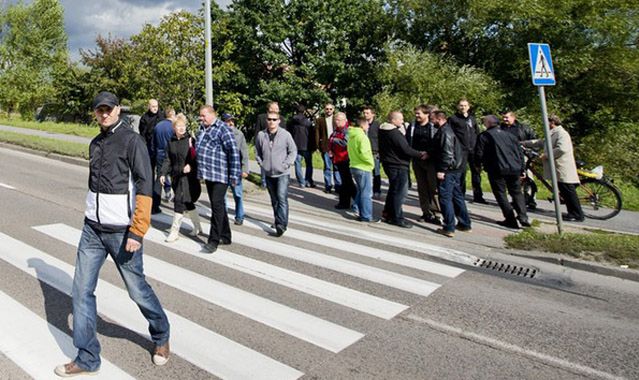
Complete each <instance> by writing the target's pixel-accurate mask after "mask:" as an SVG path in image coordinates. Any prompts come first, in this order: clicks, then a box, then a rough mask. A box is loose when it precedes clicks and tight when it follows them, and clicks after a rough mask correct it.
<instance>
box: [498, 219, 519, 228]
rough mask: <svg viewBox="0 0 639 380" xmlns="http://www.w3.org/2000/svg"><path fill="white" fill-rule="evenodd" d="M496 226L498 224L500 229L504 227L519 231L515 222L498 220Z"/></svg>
mask: <svg viewBox="0 0 639 380" xmlns="http://www.w3.org/2000/svg"><path fill="white" fill-rule="evenodd" d="M497 224H499V225H500V226H502V227H506V228H514V229H516V230H517V229H519V224H518V223H517V221H516V220H508V219H506V220H500V221H498V222H497Z"/></svg>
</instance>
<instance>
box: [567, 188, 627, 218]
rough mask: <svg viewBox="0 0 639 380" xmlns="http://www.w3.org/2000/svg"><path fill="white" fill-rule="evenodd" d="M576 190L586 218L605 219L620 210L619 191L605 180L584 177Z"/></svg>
mask: <svg viewBox="0 0 639 380" xmlns="http://www.w3.org/2000/svg"><path fill="white" fill-rule="evenodd" d="M576 190H577V197H579V203H580V204H581V208H582V209H583V212H584V215H585V216H586V217H587V218H591V219H599V220H606V219H610V218H612V217H613V216H615V215H617V214H619V211H621V192H620V191H619V189H617V188H616V187H614V185H612V184H611V183H610V182H608V181H606V180H601V179H594V178H586V179H583V180H582V181H581V186H577V189H576Z"/></svg>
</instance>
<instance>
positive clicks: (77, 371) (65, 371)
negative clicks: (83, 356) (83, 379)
mask: <svg viewBox="0 0 639 380" xmlns="http://www.w3.org/2000/svg"><path fill="white" fill-rule="evenodd" d="M53 372H54V373H55V374H56V375H58V376H60V377H74V376H86V375H89V376H92V375H97V374H98V373H99V372H100V370H99V369H97V370H95V371H87V370H85V369H82V368H80V367H78V365H77V364H75V362H71V363H67V364H60V365H59V366H57V367H55V369H54V370H53Z"/></svg>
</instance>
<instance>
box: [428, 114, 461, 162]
mask: <svg viewBox="0 0 639 380" xmlns="http://www.w3.org/2000/svg"><path fill="white" fill-rule="evenodd" d="M435 141H436V142H437V144H436V145H435V150H434V151H433V155H432V157H433V158H434V159H435V168H437V171H438V172H443V173H449V172H455V171H458V170H460V169H461V168H462V166H463V165H464V163H465V162H466V160H465V156H466V153H465V152H464V149H463V146H462V144H461V143H460V142H459V140H458V139H457V136H456V135H455V132H454V131H453V129H452V128H451V126H450V125H449V124H448V123H446V124H444V125H443V126H442V127H440V128H438V130H437V133H436V134H435Z"/></svg>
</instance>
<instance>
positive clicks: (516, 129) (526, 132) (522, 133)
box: [500, 120, 537, 141]
mask: <svg viewBox="0 0 639 380" xmlns="http://www.w3.org/2000/svg"><path fill="white" fill-rule="evenodd" d="M500 128H501V129H503V130H504V131H508V132H510V133H511V134H512V135H513V136H515V137H516V138H517V141H526V140H536V139H537V134H536V133H535V131H534V130H533V129H532V128H530V127H529V126H527V125H526V124H521V123H520V122H519V120H515V124H513V125H511V126H507V125H506V124H502V125H501V126H500Z"/></svg>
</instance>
